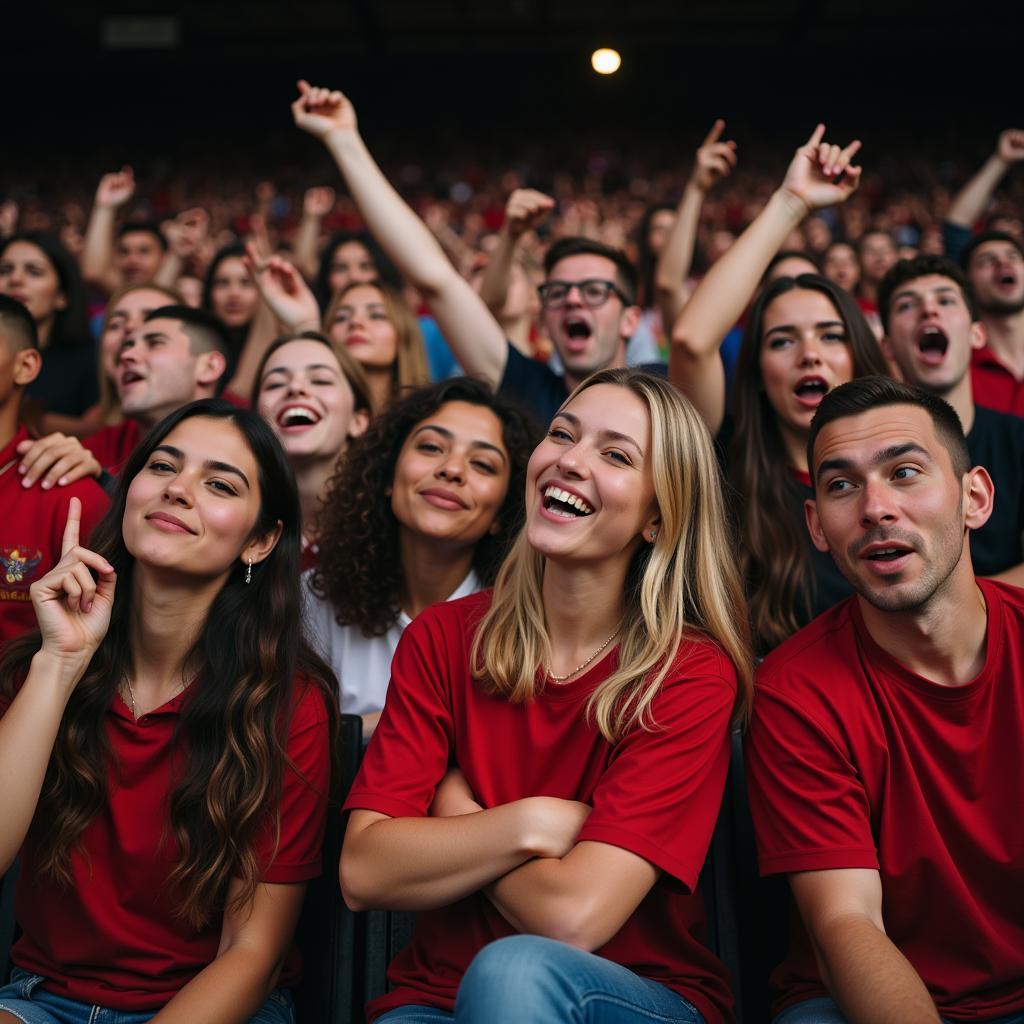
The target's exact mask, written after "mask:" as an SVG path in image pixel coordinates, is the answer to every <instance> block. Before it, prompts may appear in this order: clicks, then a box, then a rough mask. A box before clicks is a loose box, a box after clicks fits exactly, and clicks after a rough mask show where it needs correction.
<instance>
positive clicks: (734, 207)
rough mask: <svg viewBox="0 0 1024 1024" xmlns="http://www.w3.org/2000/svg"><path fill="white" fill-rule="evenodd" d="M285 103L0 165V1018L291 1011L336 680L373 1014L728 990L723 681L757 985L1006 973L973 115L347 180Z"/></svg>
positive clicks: (1018, 555) (1013, 842)
mask: <svg viewBox="0 0 1024 1024" xmlns="http://www.w3.org/2000/svg"><path fill="white" fill-rule="evenodd" d="M292 115H293V119H294V123H295V126H296V128H297V129H298V130H299V131H301V132H304V133H306V134H307V135H308V136H311V137H312V139H314V140H316V141H317V142H318V143H320V144H322V146H323V148H324V151H325V154H326V156H327V157H329V159H330V161H331V162H332V163H333V165H334V168H335V169H334V170H333V171H332V172H330V174H328V172H327V170H326V166H327V165H326V164H325V165H324V171H323V174H322V176H321V177H320V179H319V180H316V181H314V180H309V178H308V177H304V176H303V175H302V174H301V173H299V172H297V171H296V170H295V168H294V167H290V168H289V169H287V170H285V171H283V172H282V174H281V175H280V176H279V177H280V180H278V181H277V182H276V183H275V182H274V181H271V180H253V181H249V182H246V181H244V180H243V179H242V176H241V175H240V174H239V173H238V172H236V171H235V170H233V169H230V168H225V169H223V172H222V173H221V174H220V175H219V176H218V175H217V174H212V173H207V172H206V171H205V170H204V169H203V168H196V167H192V168H190V170H189V174H188V175H185V174H182V175H181V176H177V177H175V176H168V175H166V174H165V175H162V176H160V177H159V179H157V178H156V177H154V178H152V180H149V179H147V178H146V177H141V176H140V178H138V179H137V178H136V174H135V171H134V170H133V168H132V167H129V166H125V167H121V168H120V169H111V170H109V171H108V172H107V173H104V174H103V175H102V176H101V177H100V179H99V181H98V183H97V184H96V187H95V193H94V195H92V196H89V195H86V194H84V193H83V188H84V186H83V184H82V182H81V181H78V182H75V183H72V184H68V185H66V187H65V181H66V178H65V176H64V175H59V176H58V178H57V179H55V180H57V181H58V185H57V186H56V187H55V188H54V189H53V190H52V191H48V190H45V189H42V190H37V191H34V190H32V189H30V188H28V187H26V186H22V187H21V188H16V189H14V190H13V191H12V194H11V196H10V197H8V198H6V199H5V200H4V201H3V202H2V205H0V495H2V500H3V503H4V518H3V524H2V526H0V573H2V578H0V641H3V642H5V643H6V646H5V647H4V650H3V655H2V661H0V786H2V787H3V789H4V791H5V793H7V794H9V797H10V799H9V802H8V808H7V810H6V811H5V812H4V816H3V817H2V821H3V823H4V825H5V828H4V829H2V832H3V838H2V840H0V867H2V868H3V869H6V868H7V867H9V866H10V865H11V863H12V862H13V861H14V859H15V857H18V856H19V855H20V860H21V868H20V871H21V874H20V880H19V895H18V907H17V913H18V920H19V925H20V927H21V932H22V934H21V937H20V939H19V941H18V943H17V945H16V946H15V949H14V953H13V962H14V973H13V975H12V978H11V982H10V984H9V985H8V986H7V987H5V988H0V1022H3V1021H7V1020H11V1019H13V1020H16V1021H23V1022H27V1024H37V1022H43V1024H50V1022H52V1021H61V1022H64V1021H66V1020H68V1021H78V1020H83V1021H85V1020H91V1019H93V1018H92V1017H90V1016H89V1014H90V1013H92V1012H93V1011H94V1009H95V1007H106V1008H110V1009H113V1010H116V1011H119V1012H120V1013H122V1014H123V1015H124V1019H125V1020H130V1021H132V1022H135V1021H140V1022H141V1021H144V1020H150V1019H153V1020H158V1021H161V1022H162V1021H167V1022H173V1021H182V1022H184V1021H195V1020H210V1021H238V1022H242V1021H249V1020H253V1021H261V1022H262V1021H287V1020H291V1019H293V1016H292V1015H293V1013H294V1010H293V1007H292V1003H291V997H290V995H289V994H288V989H289V987H290V986H292V985H293V984H294V983H295V982H296V981H297V979H298V967H297V964H296V963H295V962H294V958H293V956H292V954H291V953H290V952H289V950H290V947H291V938H292V933H293V931H294V927H295V922H296V920H297V916H298V913H299V909H300V907H301V902H302V894H303V884H304V883H305V882H306V881H307V880H308V879H309V878H311V877H314V876H315V875H316V874H317V873H318V872H319V866H320V865H319V858H320V850H321V847H322V844H323V834H324V822H325V816H326V814H327V813H328V807H329V806H330V805H331V801H332V799H333V798H334V797H335V796H337V793H336V792H335V791H334V790H335V789H336V784H337V779H338V773H337V765H336V760H337V753H338V751H337V732H338V713H339V711H340V712H342V713H348V714H356V715H359V716H361V718H362V726H363V732H364V736H365V737H366V738H369V737H372V740H371V742H370V745H369V747H368V749H367V752H366V755H365V758H364V761H363V767H362V770H361V773H360V775H359V778H358V779H357V781H356V783H355V785H354V786H353V788H352V790H351V791H350V792H349V793H348V794H346V795H345V809H346V811H347V812H350V817H349V822H348V832H347V837H346V844H345V851H344V853H343V856H342V862H341V866H340V881H341V888H342V891H343V893H344V895H345V899H346V901H347V902H348V904H349V906H350V907H352V908H353V909H356V910H359V909H366V908H370V907H378V906H380V907H389V908H395V909H413V910H416V911H419V912H421V913H420V915H419V923H418V926H417V933H416V935H415V937H414V940H413V943H412V945H411V946H410V947H409V949H408V950H406V951H405V952H403V953H402V954H401V955H400V957H399V958H398V959H397V960H396V961H395V964H394V965H393V968H392V972H391V976H390V981H391V990H390V991H389V993H388V994H387V995H386V996H385V997H383V998H382V999H381V1000H379V1001H378V1002H377V1003H375V1004H373V1005H371V1007H370V1010H369V1012H370V1013H371V1015H373V1016H374V1017H375V1018H376V1019H382V1020H389V1021H390V1020H409V1021H433V1020H447V1019H452V1014H453V1013H454V1015H455V1019H465V1020H477V1019H483V1018H484V1016H485V1015H486V1016H487V1017H488V1018H491V1019H493V1020H496V1021H504V1020H509V1021H511V1020H525V1019H529V1020H569V1019H580V1020H591V1019H595V1020H596V1019H598V1018H596V1017H593V1018H592V1017H590V1016H586V1013H587V1012H588V1011H586V1006H587V1005H588V1003H590V1002H593V1001H594V1000H596V1002H597V1003H599V1004H601V1005H602V1006H606V1007H607V1006H610V1005H612V1004H614V1005H615V1006H616V1007H617V1008H618V1009H617V1010H616V1013H618V1014H619V1015H618V1016H614V1017H601V1018H600V1019H614V1020H620V1019H621V1020H633V1019H649V1018H650V1015H652V1014H653V1015H657V1016H658V1019H667V1020H685V1021H709V1022H710V1021H716V1020H728V1019H730V1014H731V1009H730V1007H731V997H730V994H729V979H728V976H727V974H726V972H725V971H724V969H723V967H722V965H721V964H720V963H719V962H718V961H717V960H716V958H715V957H714V956H713V955H712V954H711V953H710V952H709V951H708V949H707V948H706V947H705V946H704V944H703V942H702V934H703V910H702V904H701V899H700V895H699V889H698V887H697V879H698V874H699V872H700V868H701V865H702V863H703V860H704V856H705V854H706V851H707V848H708V843H709V841H710V837H711V833H712V830H713V828H714V825H715V820H716V816H717V812H718V807H719V804H720V798H721V792H722V787H723V785H724V780H725V774H726V771H727V768H728V763H729V750H730V742H729V734H730V729H731V727H732V726H733V725H741V726H747V725H749V733H748V741H747V744H748V745H747V750H748V755H747V756H748V773H749V775H750V792H751V810H752V813H753V817H754V822H755V825H756V827H757V831H758V842H759V850H760V856H761V867H762V870H763V871H764V872H765V873H785V874H788V875H789V876H790V880H791V883H792V891H793V895H794V902H795V907H796V913H797V914H798V919H799V920H801V921H802V924H803V927H802V928H801V927H799V926H797V927H795V928H794V932H793V935H794V938H793V942H792V945H791V949H790V951H789V954H788V957H787V958H786V960H785V962H784V963H783V964H782V965H781V966H780V968H779V970H778V971H777V973H776V976H775V985H776V1012H777V1013H778V1014H779V1016H778V1018H777V1019H778V1020H779V1021H780V1022H785V1024H804V1022H811V1021H821V1022H826V1024H827V1022H833V1021H843V1020H850V1021H862V1020H863V1021H882V1020H897V1019H898V1020H904V1021H931V1022H934V1021H937V1020H939V1019H940V1015H941V1017H942V1018H943V1019H949V1020H968V1019H970V1020H978V1021H999V1022H1005V1024H1010V1022H1018V1021H1020V1020H1021V1019H1024V1018H1022V1016H1021V1015H1022V1014H1024V959H1022V955H1021V950H1022V949H1024V941H1021V940H1024V903H1022V896H1021V893H1024V884H1022V883H1024V831H1022V829H1021V826H1020V824H1019V821H1018V819H1019V815H1016V814H1014V813H1012V811H1011V812H1009V813H1008V809H1010V808H1013V807H1015V806H1018V805H1019V803H1020V801H1021V799H1024V789H1022V786H1024V781H1022V780H1024V759H1022V754H1021V745H1020V743H1019V737H1020V730H1021V727H1024V687H1022V683H1021V666H1022V665H1024V660H1022V659H1024V592H1022V591H1021V590H1020V589H1018V588H1019V587H1020V586H1021V585H1024V222H1022V220H1021V211H1022V210H1024V175H1020V174H1015V173H1013V172H1014V168H1015V165H1017V164H1018V163H1020V162H1022V161H1024V131H1018V130H1014V129H1008V130H1006V131H1004V132H1002V133H1001V134H1000V135H999V137H998V139H997V140H995V145H994V148H993V151H992V153H991V155H990V156H989V157H988V158H987V159H986V160H985V161H984V163H983V164H981V166H980V167H975V168H962V167H961V164H962V155H961V154H950V155H949V158H948V159H945V160H941V161H939V162H937V163H935V164H933V165H928V164H914V165H913V166H907V165H902V164H899V163H898V162H897V161H895V160H894V159H893V158H892V155H891V154H888V155H887V154H875V153H873V151H872V146H871V140H870V136H869V133H867V132H866V133H865V138H864V139H863V143H864V144H863V148H862V142H861V140H856V141H848V140H842V142H841V143H836V142H833V140H832V138H831V136H830V135H828V134H827V132H826V128H825V126H824V125H818V126H817V127H816V128H815V129H814V131H813V132H812V133H811V134H810V137H809V138H807V139H806V141H804V142H803V143H802V145H800V146H799V148H797V149H796V152H795V155H793V156H792V157H791V160H790V163H789V164H788V167H787V168H786V169H785V170H784V171H783V170H781V169H780V171H779V173H778V174H777V175H774V174H773V173H772V172H771V171H770V170H765V167H766V166H770V163H771V159H772V157H771V154H767V155H766V154H765V153H764V152H754V153H748V152H747V150H746V149H745V147H744V144H743V141H742V139H733V138H731V137H730V132H729V126H728V125H726V124H725V122H724V121H722V120H717V121H715V122H714V124H712V125H711V126H709V129H708V131H707V134H706V135H705V137H704V138H703V140H700V141H699V142H698V140H694V143H695V146H694V152H693V157H692V161H691V162H690V164H689V166H688V167H687V168H684V169H683V170H682V171H680V169H679V168H678V167H670V168H669V167H661V168H658V167H651V166H645V165H644V163H643V160H642V159H640V158H637V159H626V158H624V157H623V156H621V155H620V154H614V155H612V154H607V153H602V152H600V151H598V150H595V151H594V152H592V153H591V154H590V155H589V156H588V157H587V158H586V160H585V163H584V165H583V166H580V167H574V168H571V169H558V168H552V167H550V166H546V165H545V163H544V161H542V160H541V159H540V158H537V159H536V160H535V161H534V162H533V163H532V165H527V164H523V165H520V166H517V167H514V168H499V169H496V170H495V169H493V168H487V169H484V167H483V166H482V165H473V164H467V165H466V166H464V167H462V168H461V169H460V170H459V171H458V172H453V171H451V170H450V169H448V170H439V171H436V172H433V171H430V170H427V169H425V168H427V167H428V165H427V164H426V163H420V164H418V163H409V162H406V163H399V164H397V165H396V166H394V167H392V166H390V165H389V166H388V171H387V173H385V172H384V171H382V169H381V167H380V166H379V165H378V163H377V161H376V160H375V158H374V155H373V154H372V153H371V151H370V148H368V146H367V144H366V142H365V141H364V138H363V136H362V134H361V132H360V128H359V125H358V123H357V117H356V111H355V109H354V107H353V105H352V103H351V102H350V101H349V100H348V99H347V98H346V97H345V96H344V95H343V94H341V93H339V92H336V91H331V90H328V89H323V88H319V87H314V86H311V85H309V84H308V83H306V82H300V83H299V86H298V96H297V97H296V98H295V99H294V102H293V103H292ZM794 141H797V140H794ZM774 159H776V160H777V159H778V154H775V157H774ZM339 175H340V178H339ZM0 198H2V197H0ZM524 494H525V496H526V498H525V503H524ZM976 577H979V578H981V579H976ZM762 658H763V659H764V660H763V662H762V663H761V665H760V668H759V669H758V677H757V678H758V685H757V687H755V686H754V674H755V663H756V662H757V660H758V659H762ZM332 780H333V781H332ZM333 812H334V811H333V810H332V811H331V813H333ZM908 823H909V824H908ZM929 907H931V908H932V909H927V908H929ZM595 951H596V952H597V953H598V954H599V955H595ZM524 979H525V980H524ZM595 993H597V995H595ZM75 1014H77V1015H78V1016H75ZM579 1014H583V1016H579ZM119 1019H121V1018H119Z"/></svg>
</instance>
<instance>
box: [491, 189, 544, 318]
mask: <svg viewBox="0 0 1024 1024" xmlns="http://www.w3.org/2000/svg"><path fill="white" fill-rule="evenodd" d="M554 208H555V201H554V199H552V198H551V196H546V195H544V193H543V192H538V191H537V190H536V189H532V188H517V189H516V190H515V191H514V192H513V193H512V194H511V195H510V196H509V197H508V202H507V203H506V204H505V223H504V224H502V226H501V230H500V231H499V232H498V244H497V245H496V246H495V247H494V251H493V252H492V253H491V258H490V260H489V261H488V263H487V269H486V270H485V271H484V277H483V281H482V282H481V284H480V298H482V299H483V300H484V302H485V303H487V308H488V309H489V310H490V311H491V312H492V313H493V314H494V316H495V317H500V316H501V311H502V310H503V309H504V308H505V302H506V300H507V299H508V289H509V284H510V283H511V280H512V264H513V262H514V259H515V254H516V249H517V247H518V246H519V243H520V241H521V240H522V237H523V235H525V234H526V232H527V231H530V230H532V229H533V228H535V227H536V226H537V225H538V224H539V223H540V222H541V221H542V220H543V219H544V218H545V217H546V216H547V215H548V214H549V213H550V212H551V211H552V210H553V209H554Z"/></svg>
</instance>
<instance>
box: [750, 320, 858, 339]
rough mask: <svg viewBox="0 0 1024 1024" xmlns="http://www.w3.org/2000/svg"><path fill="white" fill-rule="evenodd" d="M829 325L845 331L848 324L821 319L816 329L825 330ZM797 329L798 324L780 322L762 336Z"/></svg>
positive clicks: (765, 336)
mask: <svg viewBox="0 0 1024 1024" xmlns="http://www.w3.org/2000/svg"><path fill="white" fill-rule="evenodd" d="M829 327H841V328H842V329H843V330H844V331H845V330H846V324H844V323H843V321H842V320H819V321H818V322H817V323H816V324H815V325H814V329H815V330H817V331H823V330H825V329H826V328H829ZM795 330H797V326H796V324H779V325H778V326H777V327H771V328H769V329H768V330H767V331H765V332H764V334H763V335H761V337H762V338H767V337H768V335H769V334H774V333H775V332H776V331H795Z"/></svg>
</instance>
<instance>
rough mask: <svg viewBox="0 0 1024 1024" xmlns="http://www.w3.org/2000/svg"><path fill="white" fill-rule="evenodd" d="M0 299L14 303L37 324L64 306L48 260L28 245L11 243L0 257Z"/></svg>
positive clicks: (26, 243) (55, 272) (54, 271)
mask: <svg viewBox="0 0 1024 1024" xmlns="http://www.w3.org/2000/svg"><path fill="white" fill-rule="evenodd" d="M0 295H9V296H10V297H11V298H12V299H17V300H18V302H20V303H21V304H22V305H23V306H24V307H25V308H26V309H27V310H28V311H29V313H31V314H32V319H33V320H35V322H36V323H37V324H40V323H45V322H46V321H48V320H50V319H51V318H52V317H53V315H54V314H55V313H56V312H57V311H58V310H60V309H63V308H64V306H65V305H66V300H65V298H64V293H63V292H62V291H61V288H60V279H59V278H58V277H57V271H56V270H55V269H54V266H53V264H52V263H51V262H50V259H49V257H48V256H47V255H46V253H45V252H43V250H42V249H40V248H39V246H38V245H33V244H32V243H31V242H26V241H19V242H12V243H11V244H10V245H9V246H7V248H6V249H5V250H4V253H3V255H2V256H0Z"/></svg>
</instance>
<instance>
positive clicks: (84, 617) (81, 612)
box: [29, 498, 117, 682]
mask: <svg viewBox="0 0 1024 1024" xmlns="http://www.w3.org/2000/svg"><path fill="white" fill-rule="evenodd" d="M81 521H82V503H81V502H80V501H79V500H78V498H72V499H71V501H70V502H69V503H68V520H67V524H66V525H65V527H64V538H63V541H62V542H61V557H60V561H59V562H58V563H57V564H56V565H55V566H54V567H53V568H52V569H51V570H50V571H49V572H48V573H47V574H46V575H45V576H44V577H43V578H42V579H39V580H36V582H35V583H33V584H32V586H31V587H30V588H29V594H30V595H31V598H32V605H33V607H34V608H35V613H36V618H37V619H38V620H39V629H40V632H41V633H42V641H43V642H42V647H41V649H40V652H41V653H43V654H46V655H49V656H51V657H53V658H55V659H57V660H58V661H59V662H60V663H61V664H62V665H64V666H66V669H67V673H68V675H69V681H70V682H78V680H79V679H80V678H81V677H82V674H83V673H84V672H85V669H86V668H87V666H88V664H89V661H90V659H91V658H92V656H93V654H94V653H95V652H96V648H97V647H99V645H100V641H102V639H103V637H104V636H106V633H107V628H108V627H109V625H110V612H111V609H112V608H113V606H114V587H115V585H116V580H117V577H116V574H115V572H114V567H113V566H112V565H111V564H110V563H109V562H108V561H107V560H106V559H105V558H104V557H103V556H102V555H98V554H96V552H95V551H90V550H89V549H88V548H84V547H82V546H81V545H80V544H79V529H80V526H81ZM90 570H92V571H94V572H95V573H96V575H97V577H98V579H96V580H94V579H93V576H92V572H90Z"/></svg>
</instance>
